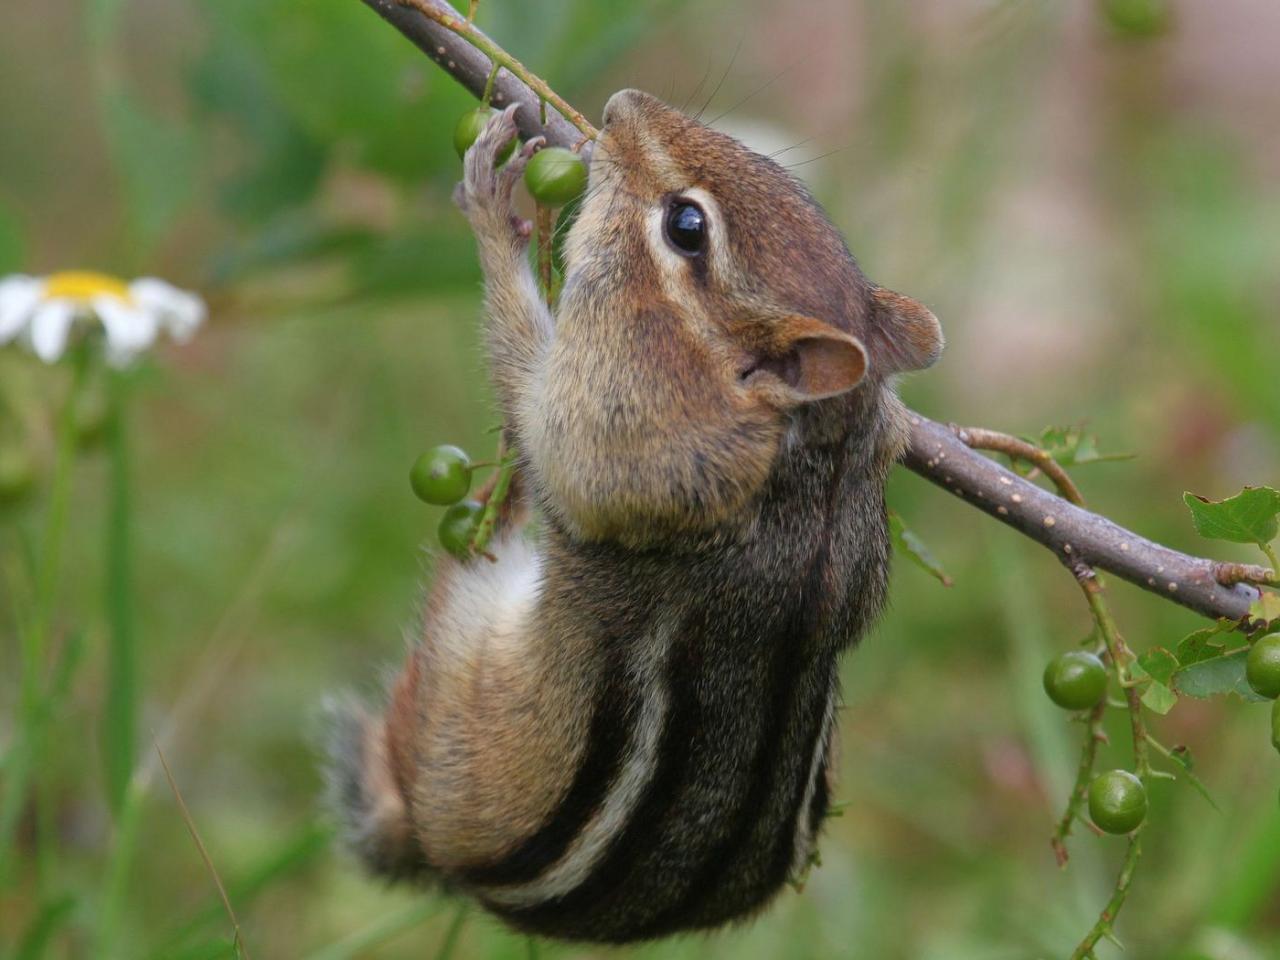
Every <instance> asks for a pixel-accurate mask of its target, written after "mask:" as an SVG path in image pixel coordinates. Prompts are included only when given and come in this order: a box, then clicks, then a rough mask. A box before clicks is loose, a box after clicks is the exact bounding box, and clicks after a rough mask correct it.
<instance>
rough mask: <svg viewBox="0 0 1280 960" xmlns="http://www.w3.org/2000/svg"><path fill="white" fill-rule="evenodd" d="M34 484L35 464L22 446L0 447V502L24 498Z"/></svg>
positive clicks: (14, 501)
mask: <svg viewBox="0 0 1280 960" xmlns="http://www.w3.org/2000/svg"><path fill="white" fill-rule="evenodd" d="M35 485H36V466H35V462H34V461H33V460H32V459H31V455H30V454H29V453H27V451H26V450H24V449H23V448H22V447H0V504H4V503H18V502H19V501H21V500H25V499H26V497H27V495H28V494H30V493H31V490H32V488H34V487H35Z"/></svg>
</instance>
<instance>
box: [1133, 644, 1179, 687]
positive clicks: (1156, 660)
mask: <svg viewBox="0 0 1280 960" xmlns="http://www.w3.org/2000/svg"><path fill="white" fill-rule="evenodd" d="M1138 662H1139V663H1140V664H1142V669H1144V670H1145V671H1147V673H1148V674H1150V675H1151V677H1152V678H1153V679H1154V680H1156V681H1157V682H1158V683H1161V684H1164V685H1166V686H1167V685H1168V683H1169V680H1170V679H1171V678H1172V677H1173V675H1174V673H1175V672H1177V669H1178V658H1177V657H1175V656H1174V655H1173V654H1172V653H1170V652H1169V651H1168V650H1166V649H1165V648H1164V647H1152V648H1151V649H1150V650H1148V651H1146V652H1145V653H1143V654H1142V656H1140V657H1138Z"/></svg>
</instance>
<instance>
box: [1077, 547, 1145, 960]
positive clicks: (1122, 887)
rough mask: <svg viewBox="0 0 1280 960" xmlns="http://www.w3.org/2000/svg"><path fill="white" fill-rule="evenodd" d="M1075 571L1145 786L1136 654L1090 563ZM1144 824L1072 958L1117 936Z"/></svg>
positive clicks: (1131, 838)
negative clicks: (1132, 665)
mask: <svg viewBox="0 0 1280 960" xmlns="http://www.w3.org/2000/svg"><path fill="white" fill-rule="evenodd" d="M1073 572H1074V573H1075V574H1076V579H1077V580H1078V582H1079V583H1080V589H1081V590H1083V591H1084V595H1085V600H1086V602H1088V604H1089V611H1090V613H1092V614H1093V619H1094V623H1096V624H1097V626H1098V632H1099V633H1100V634H1101V635H1102V640H1103V642H1104V643H1105V644H1106V646H1107V654H1108V659H1109V660H1110V661H1111V667H1112V669H1113V670H1114V671H1115V675H1116V679H1117V680H1118V681H1119V682H1120V688H1121V690H1123V691H1124V699H1125V705H1126V706H1127V707H1128V710H1129V725H1130V730H1131V733H1132V739H1133V759H1134V766H1135V767H1136V768H1137V775H1138V778H1139V779H1140V780H1142V783H1143V786H1144V787H1145V786H1146V785H1147V784H1148V783H1149V782H1150V780H1151V756H1150V752H1149V750H1148V737H1147V725H1146V722H1145V721H1144V720H1143V718H1142V700H1141V699H1140V697H1139V694H1138V690H1137V686H1136V684H1134V682H1133V678H1132V676H1131V674H1130V673H1129V666H1128V665H1129V662H1130V661H1131V660H1132V659H1133V654H1132V653H1131V652H1130V650H1129V648H1128V647H1127V646H1126V645H1125V642H1124V638H1123V637H1122V636H1121V635H1120V631H1119V629H1118V628H1117V627H1116V622H1115V618H1114V617H1113V616H1112V615H1111V609H1110V607H1109V606H1108V604H1107V600H1106V596H1105V595H1104V593H1103V589H1102V584H1100V583H1099V582H1098V577H1097V575H1096V574H1095V573H1094V571H1093V570H1092V569H1091V568H1089V567H1088V566H1081V567H1079V568H1078V569H1076V570H1074V571H1073ZM1145 826H1146V822H1145V821H1144V822H1143V823H1141V824H1139V825H1138V827H1137V829H1136V830H1134V831H1133V833H1132V834H1130V836H1129V849H1128V850H1127V851H1125V857H1124V863H1123V864H1122V865H1121V867H1120V873H1119V875H1118V876H1117V877H1116V885H1115V889H1114V890H1113V891H1112V894H1111V899H1110V900H1108V901H1107V905H1106V906H1105V907H1103V909H1102V913H1100V914H1099V915H1098V919H1097V920H1096V921H1095V922H1094V924H1093V926H1092V927H1091V928H1090V929H1089V932H1088V933H1087V934H1085V937H1084V939H1083V940H1081V941H1080V944H1079V946H1077V947H1076V949H1075V952H1074V953H1072V954H1071V960H1084V958H1086V957H1089V956H1092V955H1093V948H1094V947H1095V946H1096V945H1097V943H1098V941H1099V940H1101V939H1103V938H1104V937H1105V938H1107V939H1114V934H1113V932H1112V927H1113V926H1114V924H1115V920H1116V916H1117V915H1118V914H1119V913H1120V910H1121V908H1122V907H1123V906H1124V902H1125V899H1126V898H1127V897H1128V895H1129V888H1130V886H1131V885H1132V884H1133V874H1134V871H1135V870H1136V869H1137V867H1138V860H1139V859H1140V858H1141V856H1142V846H1141V844H1140V842H1139V837H1140V836H1141V834H1142V831H1143V829H1144V827H1145Z"/></svg>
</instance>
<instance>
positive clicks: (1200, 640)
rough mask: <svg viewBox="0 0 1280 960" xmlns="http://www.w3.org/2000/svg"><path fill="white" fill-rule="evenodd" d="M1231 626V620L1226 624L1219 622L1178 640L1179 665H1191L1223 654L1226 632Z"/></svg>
mask: <svg viewBox="0 0 1280 960" xmlns="http://www.w3.org/2000/svg"><path fill="white" fill-rule="evenodd" d="M1231 627H1232V624H1231V623H1230V621H1227V623H1225V624H1223V623H1221V622H1219V623H1217V624H1215V625H1214V626H1212V627H1205V628H1204V629H1203V630H1197V631H1196V632H1195V633H1189V634H1187V635H1186V636H1185V637H1183V638H1182V639H1181V640H1179V641H1178V651H1177V657H1178V663H1179V665H1181V666H1184V667H1189V666H1191V664H1193V663H1199V662H1201V661H1202V660H1212V659H1213V658H1214V657H1220V656H1222V649H1223V647H1224V646H1225V645H1226V642H1227V638H1226V636H1225V635H1224V634H1226V632H1227V631H1228V630H1230V629H1231Z"/></svg>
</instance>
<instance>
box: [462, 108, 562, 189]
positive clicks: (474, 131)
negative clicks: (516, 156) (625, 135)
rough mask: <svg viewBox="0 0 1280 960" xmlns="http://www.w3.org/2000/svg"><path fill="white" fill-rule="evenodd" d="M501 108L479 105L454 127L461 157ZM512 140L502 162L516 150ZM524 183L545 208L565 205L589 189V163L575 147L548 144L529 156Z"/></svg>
mask: <svg viewBox="0 0 1280 960" xmlns="http://www.w3.org/2000/svg"><path fill="white" fill-rule="evenodd" d="M495 113H497V111H496V110H495V109H493V107H483V106H482V107H476V108H475V109H474V110H468V111H467V112H466V113H464V114H463V115H462V117H461V118H460V119H459V120H458V125H457V126H456V127H454V128H453V147H454V149H455V150H457V151H458V156H459V157H461V156H464V155H465V154H466V152H467V148H468V147H470V146H471V144H473V143H475V141H476V137H478V136H480V131H481V130H483V129H484V125H485V124H486V123H488V122H489V118H490V117H492V116H493V115H494V114H495ZM515 148H516V141H515V140H512V141H511V142H510V143H509V144H507V146H506V147H504V148H503V150H502V153H500V154H499V155H498V162H499V163H505V162H506V161H507V160H508V159H510V157H511V155H512V154H513V153H514V152H515ZM524 185H525V188H526V189H527V190H528V191H529V194H530V196H532V197H533V199H534V200H536V201H537V202H538V204H539V205H541V206H544V207H563V206H565V205H566V204H569V203H571V202H572V201H574V200H576V199H577V198H578V197H580V196H581V195H582V192H583V191H584V190H585V189H586V188H587V165H586V164H585V163H583V162H582V158H581V157H580V156H578V155H577V154H576V153H574V152H573V151H572V150H566V149H565V148H564V147H544V148H543V149H542V150H539V151H538V152H537V153H535V154H534V155H533V156H532V157H530V158H529V163H528V165H527V166H526V167H525V168H524Z"/></svg>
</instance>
